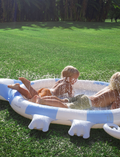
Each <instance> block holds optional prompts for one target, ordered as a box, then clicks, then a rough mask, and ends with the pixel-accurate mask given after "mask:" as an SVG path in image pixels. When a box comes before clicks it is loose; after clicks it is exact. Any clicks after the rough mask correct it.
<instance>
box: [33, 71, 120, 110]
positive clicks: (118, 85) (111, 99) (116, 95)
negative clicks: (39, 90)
mask: <svg viewBox="0 0 120 157" xmlns="http://www.w3.org/2000/svg"><path fill="white" fill-rule="evenodd" d="M35 99H36V102H37V103H39V104H43V105H49V106H55V107H62V108H72V109H86V108H89V107H107V106H109V105H111V109H115V108H118V107H120V72H117V73H115V74H113V76H112V77H111V79H110V85H109V86H108V87H105V88H104V89H102V90H101V91H99V92H98V93H96V94H95V95H93V96H89V97H88V96H86V95H78V96H76V97H73V98H71V99H70V101H69V103H63V102H61V101H59V100H56V99H54V98H53V99H47V98H46V99H44V98H40V97H38V96H36V97H35Z"/></svg>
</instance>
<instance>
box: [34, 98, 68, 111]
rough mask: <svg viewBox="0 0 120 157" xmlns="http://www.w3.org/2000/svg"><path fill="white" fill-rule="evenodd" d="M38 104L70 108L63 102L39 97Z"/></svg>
mask: <svg viewBox="0 0 120 157" xmlns="http://www.w3.org/2000/svg"><path fill="white" fill-rule="evenodd" d="M36 103H38V104H43V105H48V106H54V107H62V108H68V107H67V106H66V105H65V104H63V103H62V102H60V101H58V100H56V99H42V98H40V96H37V101H36Z"/></svg>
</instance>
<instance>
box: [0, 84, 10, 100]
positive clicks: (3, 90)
mask: <svg viewBox="0 0 120 157" xmlns="http://www.w3.org/2000/svg"><path fill="white" fill-rule="evenodd" d="M9 90H10V89H9V88H8V87H7V85H5V84H0V95H1V96H2V97H3V98H4V99H6V100H8V92H9Z"/></svg>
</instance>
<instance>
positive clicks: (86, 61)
mask: <svg viewBox="0 0 120 157" xmlns="http://www.w3.org/2000/svg"><path fill="white" fill-rule="evenodd" d="M119 47H120V22H118V23H110V22H106V23H79V22H46V23H42V22H36V23H27V22H26V23H0V78H12V79H13V78H14V79H17V78H18V77H19V76H24V77H26V78H28V79H29V80H36V79H40V78H48V77H52V78H54V77H60V73H61V70H62V69H63V68H64V67H65V66H67V65H73V66H75V67H76V68H77V69H78V70H79V71H80V77H79V79H89V80H100V81H108V80H109V78H110V77H111V75H112V74H113V73H115V72H116V71H120V48H119ZM30 121H31V120H29V119H26V118H24V117H22V116H20V115H18V114H17V113H16V112H14V111H13V109H12V108H11V107H10V105H9V103H8V102H4V101H0V156H2V157H4V156H5V157H6V156H8V157H9V156H16V157H18V156H31V157H33V156H36V157H38V156H61V157H63V156H70V157H71V156H80V157H82V156H91V157H92V156H111V157H113V156H115V157H116V156H120V141H119V140H118V139H115V138H113V137H111V136H109V135H108V134H107V133H105V132H104V130H103V129H91V135H90V138H89V139H86V140H85V139H83V138H82V137H77V136H73V137H71V136H69V135H68V130H69V128H70V127H69V126H63V125H53V124H51V125H50V129H49V131H48V132H46V133H43V132H42V131H38V130H29V129H28V125H29V123H30Z"/></svg>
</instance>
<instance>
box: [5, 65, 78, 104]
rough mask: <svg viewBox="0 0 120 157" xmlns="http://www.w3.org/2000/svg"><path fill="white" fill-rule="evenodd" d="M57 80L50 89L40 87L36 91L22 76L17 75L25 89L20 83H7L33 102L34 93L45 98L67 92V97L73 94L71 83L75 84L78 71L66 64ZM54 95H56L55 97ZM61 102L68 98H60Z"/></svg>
mask: <svg viewBox="0 0 120 157" xmlns="http://www.w3.org/2000/svg"><path fill="white" fill-rule="evenodd" d="M61 77H62V79H60V80H59V81H57V82H56V83H55V85H54V86H53V87H52V88H51V89H47V88H41V89H40V90H38V91H36V90H35V89H34V88H33V87H32V86H31V84H30V81H29V80H27V79H26V78H24V77H19V80H21V81H22V83H23V84H24V85H25V86H26V88H27V89H28V90H26V89H24V88H22V87H20V84H18V83H16V84H14V85H8V87H9V88H12V89H16V90H17V91H18V92H20V93H21V94H22V95H23V96H25V97H26V98H27V99H30V100H31V101H32V102H35V101H36V100H35V98H36V97H34V96H35V95H38V96H40V97H46V96H47V97H46V98H47V99H58V98H57V97H59V96H62V95H64V94H65V93H67V94H68V97H72V96H73V88H72V85H74V84H75V82H76V81H77V79H78V77H79V71H78V70H77V69H76V68H75V67H73V66H66V67H65V68H64V69H63V70H62V72H61ZM55 96H56V97H55ZM58 100H59V101H61V102H65V101H68V100H65V101H64V100H60V99H58Z"/></svg>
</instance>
